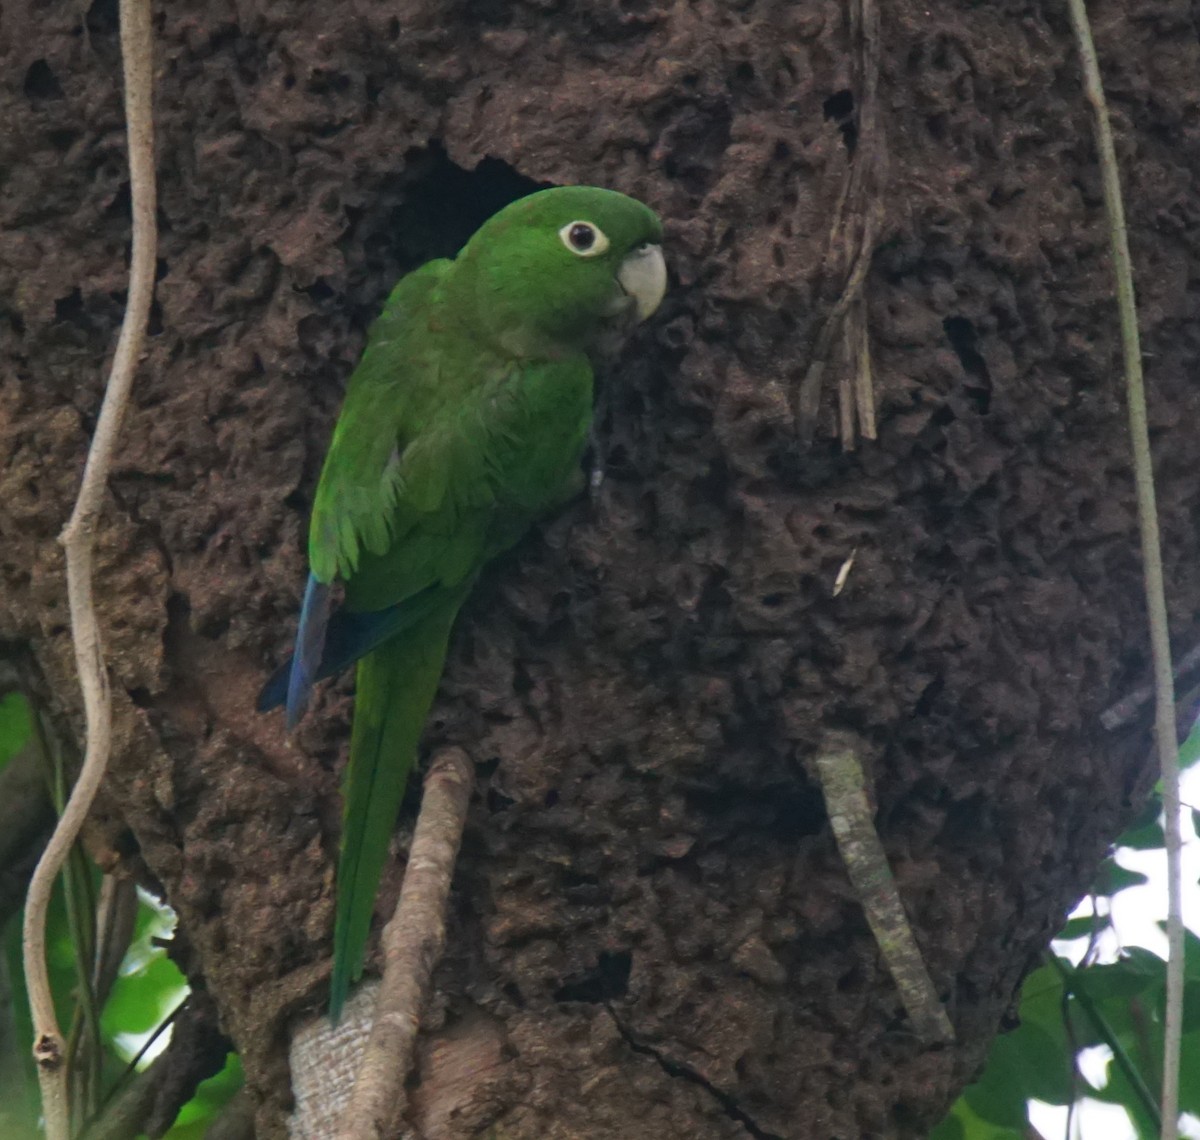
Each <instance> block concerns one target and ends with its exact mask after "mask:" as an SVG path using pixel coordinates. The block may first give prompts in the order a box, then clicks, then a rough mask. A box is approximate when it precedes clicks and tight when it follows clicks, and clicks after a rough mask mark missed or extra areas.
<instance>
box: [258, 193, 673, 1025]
mask: <svg viewBox="0 0 1200 1140" xmlns="http://www.w3.org/2000/svg"><path fill="white" fill-rule="evenodd" d="M661 240H662V225H661V223H660V222H659V219H658V218H657V216H656V215H655V214H654V212H653V211H652V210H650V209H649V207H647V206H645V205H643V204H642V203H641V202H638V201H635V200H634V199H632V198H628V197H626V196H625V195H623V194H618V193H615V192H614V191H611V190H601V189H597V188H596V187H592V186H562V187H556V188H554V189H550V190H542V191H540V192H538V193H536V194H531V195H530V196H529V197H527V198H521V199H519V200H518V201H516V202H513V203H511V204H510V205H508V206H506V207H505V208H504V209H502V210H501V211H500V212H499V213H497V214H495V215H494V216H493V217H491V218H490V219H489V220H488V221H487V222H485V223H484V224H483V225H482V226H481V227H480V229H479V230H478V231H477V232H476V233H475V235H474V236H473V237H472V238H471V239H470V241H468V242H467V244H466V245H465V246H464V247H463V249H462V250H461V251H460V252H459V254H458V255H457V256H456V257H455V258H453V259H452V260H450V259H441V260H438V261H431V262H429V263H428V264H427V265H423V266H421V268H419V269H416V270H414V271H413V272H412V273H409V274H408V275H407V276H406V277H404V278H403V279H402V280H401V281H400V283H399V284H398V285H397V286H396V288H395V289H394V290H393V291H392V294H391V296H390V297H389V298H388V300H387V304H386V306H385V307H384V310H383V313H382V314H381V315H380V317H379V318H378V319H377V320H376V322H375V324H374V325H373V326H372V328H371V331H370V335H369V337H368V341H367V347H366V350H365V351H364V352H363V356H362V359H361V361H360V362H359V364H358V367H357V368H356V369H355V370H354V373H353V375H352V376H351V377H350V382H349V385H348V387H347V391H346V399H345V403H344V405H343V407H342V412H341V416H340V417H339V419H338V422H337V427H336V428H335V430H334V433H333V440H332V443H331V444H330V447H329V454H328V455H327V456H326V458H325V466H324V468H323V469H322V471H321V479H320V483H319V484H318V486H317V493H316V499H315V501H314V504H313V513H312V523H311V527H310V530H309V539H308V560H309V569H310V573H309V578H308V585H307V588H306V590H305V594H304V603H303V607H302V609H301V612H300V622H299V628H298V630H297V634H296V647H295V650H294V651H293V655H292V657H291V658H289V660H288V661H286V662H285V663H284V665H283V666H282V667H281V668H280V669H279V670H278V671H277V672H276V674H275V675H274V676H273V677H272V678H271V680H270V681H268V682H267V684H266V686H265V687H264V689H263V691H262V694H261V695H260V698H259V708H260V709H261V710H264V711H265V710H267V709H270V708H274V707H275V706H276V705H280V704H285V705H286V707H287V725H288V728H289V730H290V729H292V728H294V727H295V725H296V723H297V722H298V721H299V719H300V717H301V716H302V715H303V712H304V708H305V705H306V704H307V701H308V698H309V696H310V694H311V691H312V687H313V684H314V682H315V681H317V680H319V679H321V678H323V677H328V676H332V675H333V674H335V673H337V672H338V671H340V670H341V669H343V668H345V667H346V666H347V665H350V664H351V663H352V662H357V663H358V665H357V669H358V672H357V683H356V694H355V709H354V725H353V729H352V732H351V737H350V761H349V766H348V768H347V770H346V776H345V783H344V800H345V802H344V811H343V820H342V842H341V850H340V855H339V859H338V873H337V911H336V917H335V921H334V935H333V976H332V981H331V994H330V1001H329V1011H330V1016H331V1018H332V1019H333V1020H334V1021H335V1022H336V1021H337V1018H338V1016H339V1014H340V1012H341V1009H342V1005H343V1003H344V1002H345V1000H346V995H347V993H348V991H349V988H350V984H351V982H352V981H354V980H357V978H358V977H359V976H360V975H361V973H362V964H363V954H364V951H365V948H366V942H367V937H368V934H369V932H370V925H371V917H372V914H373V911H374V903H375V894H376V891H377V890H378V886H379V880H380V877H381V875H382V873H383V865H384V862H385V861H386V858H387V850H388V841H389V838H390V836H391V834H392V831H393V829H394V828H395V824H396V816H397V814H398V812H399V808H400V802H401V799H402V798H403V795H404V787H405V783H406V781H407V779H408V774H409V771H410V770H411V768H412V767H413V764H414V762H415V760H416V756H417V746H418V744H419V742H420V738H421V731H422V728H423V726H424V723H425V720H426V717H427V716H428V713H429V707H430V705H431V704H432V703H433V698H434V695H435V693H436V691H437V686H438V681H439V679H440V677H441V673H442V667H443V663H444V660H445V656H446V646H447V642H448V639H449V636H450V630H451V627H452V626H453V624H454V619H455V617H456V616H457V614H458V611H459V608H460V607H461V606H462V604H463V601H464V599H465V598H466V597H467V595H468V593H469V592H470V590H471V587H472V585H473V584H474V583H475V580H476V578H477V577H478V576H479V572H480V570H481V569H482V568H483V566H484V564H485V563H486V562H487V561H488V560H489V559H491V558H494V557H495V556H496V555H497V554H499V553H501V552H502V551H504V550H507V549H508V548H509V547H511V546H512V545H513V544H514V543H515V542H516V541H517V540H518V539H519V538H520V537H521V535H522V534H523V533H524V532H525V531H526V530H527V529H528V527H529V526H530V525H531V524H532V523H533V522H534V521H535V520H536V519H538V518H540V517H542V516H543V515H545V514H546V513H547V512H549V511H552V510H554V509H555V508H556V507H558V506H560V505H561V504H562V503H564V502H565V501H566V500H567V499H569V498H571V497H572V496H573V495H574V494H576V492H577V491H578V490H580V488H581V487H582V482H583V481H582V474H581V470H580V461H581V458H582V455H583V451H584V446H585V444H586V442H587V439H588V432H589V427H590V424H591V418H592V365H591V361H590V357H589V354H592V353H595V352H596V351H599V350H601V349H602V348H605V349H611V348H612V347H613V346H614V345H615V344H616V343H619V340H620V339H621V338H622V337H623V336H624V335H626V334H627V333H628V332H629V331H630V330H631V329H632V327H633V326H634V325H635V324H637V323H638V322H639V321H642V320H644V319H645V318H646V317H648V316H650V314H651V313H653V312H654V311H655V309H657V308H658V305H659V302H660V301H661V300H662V297H663V294H664V292H665V290H666V265H665V263H664V260H663V255H662V248H661V244H660V243H661ZM336 579H341V580H342V581H343V582H344V583H345V594H344V601H343V604H342V606H341V608H340V609H338V610H337V611H336V612H334V608H333V604H332V592H331V587H332V585H333V583H334V581H335V580H336Z"/></svg>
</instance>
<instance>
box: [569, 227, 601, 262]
mask: <svg viewBox="0 0 1200 1140" xmlns="http://www.w3.org/2000/svg"><path fill="white" fill-rule="evenodd" d="M558 236H559V237H560V238H562V243H563V245H565V246H566V247H567V249H569V250H570V251H571V252H572V253H574V254H576V255H577V256H579V257H595V256H596V255H597V254H600V253H603V252H604V251H605V250H606V249H608V238H607V237H605V236H604V231H603V230H602V229H600V227H599V226H594V225H592V223H591V222H568V223H567V224H566V225H565V226H563V228H562V229H561V230H559V231H558Z"/></svg>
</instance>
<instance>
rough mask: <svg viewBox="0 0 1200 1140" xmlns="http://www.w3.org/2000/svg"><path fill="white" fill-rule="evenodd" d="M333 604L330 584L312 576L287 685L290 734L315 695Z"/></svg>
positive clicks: (306, 589) (302, 609)
mask: <svg viewBox="0 0 1200 1140" xmlns="http://www.w3.org/2000/svg"><path fill="white" fill-rule="evenodd" d="M331 604H332V599H331V598H330V591H329V584H328V583H327V582H320V581H318V580H317V577H316V575H315V574H309V576H308V585H307V586H306V587H305V588H304V603H303V605H301V607H300V626H299V628H298V629H297V630H296V649H295V652H294V653H293V654H292V667H291V670H290V673H289V676H288V686H287V726H288V731H289V732H290V731H291V730H292V729H293V728H295V727H296V725H297V724H299V722H300V718H301V717H302V716H303V715H304V710H305V708H306V707H307V706H308V699H309V697H310V696H311V695H312V687H313V683H314V682H315V681H316V679H317V670H318V669H319V668H320V665H321V658H322V657H323V656H324V653H325V633H326V630H327V628H328V626H329V610H330V606H331Z"/></svg>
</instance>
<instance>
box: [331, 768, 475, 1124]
mask: <svg viewBox="0 0 1200 1140" xmlns="http://www.w3.org/2000/svg"><path fill="white" fill-rule="evenodd" d="M473 783H474V774H473V772H472V770H471V761H470V759H469V758H468V757H467V754H466V753H465V752H463V751H462V749H459V748H448V749H445V750H444V751H442V752H440V753H438V755H437V756H435V757H434V759H433V763H432V764H431V765H430V768H429V774H428V775H427V776H426V777H425V792H424V798H423V800H422V802H421V814H420V816H419V817H418V818H417V829H416V832H415V834H414V835H413V842H412V849H411V850H410V851H409V856H408V866H407V868H406V869H405V872H404V885H403V887H402V888H401V890H400V901H399V902H398V903H397V904H396V911H395V913H394V914H393V915H392V920H391V921H390V922H389V923H388V924H387V927H386V928H385V929H384V932H383V959H384V968H383V983H382V985H381V986H380V987H379V1002H378V1005H377V1007H376V1011H375V1020H374V1023H373V1024H372V1026H371V1035H370V1037H369V1038H368V1039H367V1045H366V1050H365V1052H364V1053H363V1058H362V1062H361V1065H360V1067H359V1070H358V1079H357V1080H356V1081H355V1084H354V1091H353V1092H352V1093H351V1095H350V1103H349V1105H348V1106H347V1108H346V1112H345V1115H344V1116H343V1117H342V1120H341V1123H340V1125H339V1128H338V1136H339V1138H340V1140H382V1138H383V1137H384V1136H387V1135H390V1131H389V1130H390V1128H391V1125H392V1121H393V1120H395V1119H396V1117H397V1116H398V1114H399V1113H400V1112H401V1111H402V1097H403V1092H404V1081H405V1079H406V1078H407V1076H408V1071H409V1069H410V1068H411V1067H412V1057H413V1046H414V1045H415V1044H416V1039H417V1030H418V1029H419V1028H420V1019H421V1007H422V1005H423V1003H424V1001H425V995H426V993H427V992H428V990H429V983H430V978H431V977H432V975H433V968H434V966H435V965H436V964H437V961H438V959H439V958H440V957H441V953H442V947H443V946H444V945H445V941H446V898H447V896H448V895H449V893H450V880H451V877H452V876H453V874H454V863H455V860H456V859H457V858H458V847H459V843H460V842H461V841H462V833H463V826H464V824H465V823H466V818H467V803H468V801H469V800H470V798H471V787H472V785H473Z"/></svg>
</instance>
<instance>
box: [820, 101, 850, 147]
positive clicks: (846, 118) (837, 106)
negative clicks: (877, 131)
mask: <svg viewBox="0 0 1200 1140" xmlns="http://www.w3.org/2000/svg"><path fill="white" fill-rule="evenodd" d="M821 107H822V109H823V110H824V112H825V118H827V119H828V120H830V122H834V123H837V125H838V130H839V131H841V132H842V141H843V142H844V143H845V144H846V149H847V150H848V151H853V150H854V145H855V143H857V142H858V123H857V122H856V121H855V119H854V92H853V91H835V92H834V93H833V94H832V95H830V96H829V98H828V99H826V100H825V102H824V103H822V104H821Z"/></svg>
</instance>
